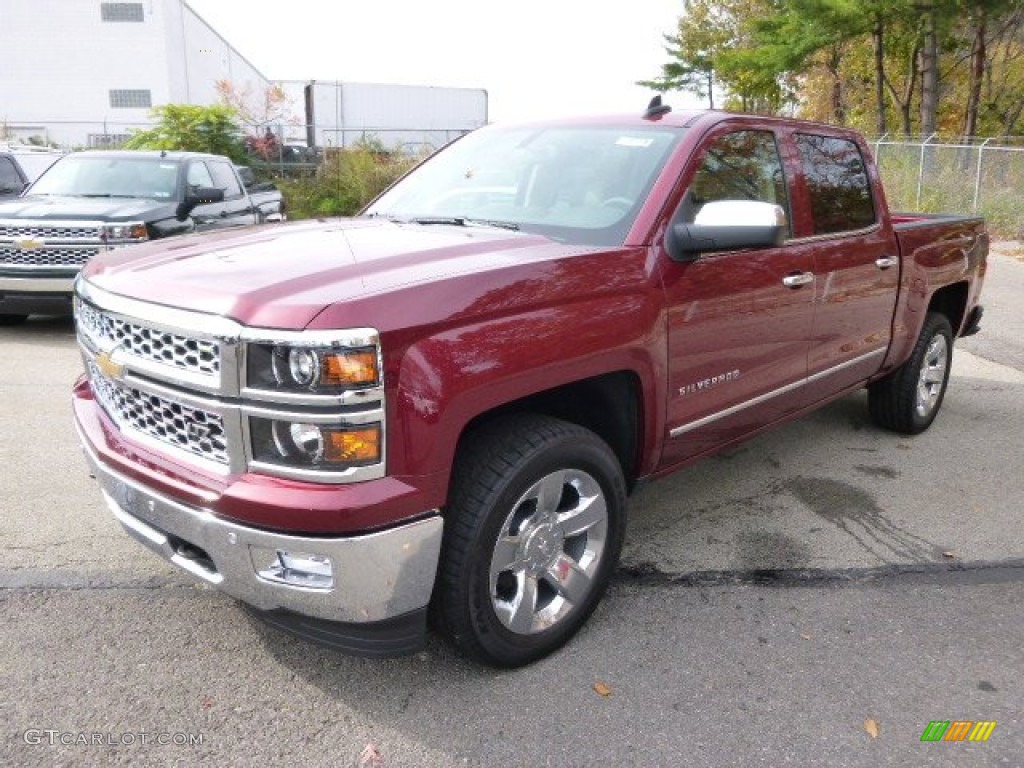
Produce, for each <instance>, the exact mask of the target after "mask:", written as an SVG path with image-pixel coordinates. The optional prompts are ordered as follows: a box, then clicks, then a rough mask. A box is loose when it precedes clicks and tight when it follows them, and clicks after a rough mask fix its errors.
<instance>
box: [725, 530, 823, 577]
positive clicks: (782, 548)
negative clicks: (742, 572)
mask: <svg viewBox="0 0 1024 768" xmlns="http://www.w3.org/2000/svg"><path fill="white" fill-rule="evenodd" d="M736 544H737V546H738V548H739V552H738V554H739V562H741V563H743V564H744V565H746V566H747V567H748V568H766V567H772V568H800V567H802V566H805V565H806V564H807V563H808V562H809V561H810V559H811V548H810V547H809V546H808V545H807V544H805V543H803V542H801V541H797V540H796V539H794V538H792V537H790V536H786V535H785V534H784V533H782V532H780V531H744V532H742V533H740V534H739V536H738V537H737V541H736Z"/></svg>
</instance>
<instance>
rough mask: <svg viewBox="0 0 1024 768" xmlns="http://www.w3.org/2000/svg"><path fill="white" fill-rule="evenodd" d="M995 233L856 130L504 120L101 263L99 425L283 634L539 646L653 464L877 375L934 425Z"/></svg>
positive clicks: (591, 592) (156, 533)
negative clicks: (295, 210)
mask: <svg viewBox="0 0 1024 768" xmlns="http://www.w3.org/2000/svg"><path fill="white" fill-rule="evenodd" d="M987 252H988V235H987V233H986V229H985V224H984V222H983V221H982V220H981V219H980V218H977V217H974V216H924V215H913V214H891V213H890V212H889V209H888V207H887V205H886V199H885V193H884V191H883V189H882V186H881V184H880V182H879V177H878V172H877V170H876V168H875V165H874V163H873V161H872V157H871V153H870V151H869V148H868V146H867V144H866V143H865V141H864V139H863V138H862V137H861V136H859V135H858V134H857V133H855V132H853V131H850V130H846V129H842V128H835V127H831V126H827V125H821V124H816V123H809V122H802V121H798V120H791V119H784V118H769V117H756V116H744V115H736V114H727V113H723V112H714V111H709V112H700V111H695V112H684V113H682V114H671V113H666V112H665V110H664V108H657V107H655V108H652V109H651V110H649V111H648V112H646V113H644V114H643V115H642V116H641V115H636V116H627V117H622V116H619V117H602V118H590V119H575V120H564V121H559V122H551V123H534V124H526V125H513V126H501V125H494V126H488V127H486V128H482V129H480V130H478V131H476V132H474V133H472V134H470V135H468V136H466V137H464V138H462V139H460V140H459V141H457V142H455V143H453V144H451V145H450V146H448V147H447V148H445V149H443V150H442V151H440V152H439V153H437V154H435V155H434V156H432V157H431V158H429V159H428V160H426V161H425V162H424V163H422V164H421V165H420V166H419V167H418V168H417V169H415V170H414V171H412V172H411V173H410V174H409V175H407V176H406V177H404V178H403V179H402V180H400V181H399V182H398V183H396V184H395V185H394V186H393V187H392V188H391V189H389V190H388V191H386V192H385V193H384V194H383V195H381V196H380V197H379V198H378V199H377V200H376V201H375V202H374V203H373V204H372V205H370V206H369V207H368V208H367V210H366V211H365V216H363V217H361V218H355V219H348V220H345V219H339V220H328V221H323V222H303V223H302V224H301V225H297V224H289V225H284V226H282V227H278V228H274V229H273V230H268V229H266V228H263V229H258V230H248V231H245V232H240V233H238V234H219V235H214V236H209V237H206V236H204V237H196V238H192V239H190V240H189V241H188V242H178V243H175V244H173V245H170V244H167V245H164V244H161V243H153V244H150V245H145V246H139V247H138V248H136V249H135V252H134V254H132V255H131V256H129V255H127V254H121V253H110V254H101V255H100V256H98V257H97V258H95V259H93V260H92V261H90V263H89V264H88V265H87V267H86V268H85V270H84V272H83V273H82V276H81V278H80V279H79V281H78V284H77V289H76V291H77V332H78V339H79V342H80V345H81V347H82V350H83V354H84V358H85V369H86V372H85V375H84V376H83V377H82V378H80V379H79V380H78V382H77V383H76V384H75V386H74V392H73V398H72V399H73V410H74V419H75V423H76V425H77V428H78V433H79V435H80V436H81V440H82V445H83V446H84V449H85V455H86V457H87V459H88V462H89V464H90V465H91V467H92V472H93V473H94V475H95V477H96V478H97V480H98V482H99V484H100V486H101V488H102V489H103V497H104V499H105V500H106V502H107V504H108V505H109V507H110V509H111V510H112V512H113V514H114V515H115V516H116V518H117V519H118V520H119V521H120V522H121V523H122V524H123V526H124V528H125V530H126V531H127V532H128V533H129V534H130V535H131V536H133V537H135V538H136V539H137V540H138V541H139V542H141V543H142V544H143V545H144V546H146V547H149V548H150V549H151V550H153V551H154V552H156V553H157V554H158V555H159V556H161V557H163V558H165V559H167V560H168V561H169V562H171V563H173V564H175V565H177V566H178V567H180V568H182V569H184V570H185V571H187V572H189V573H190V574H192V575H193V576H194V577H196V578H197V579H199V580H201V581H203V582H206V583H207V584H210V585H213V586H216V587H217V588H218V589H221V590H223V591H224V592H226V593H228V594H230V595H233V596H234V597H236V598H237V599H239V600H241V601H243V602H244V603H247V604H249V605H250V606H252V607H253V608H254V609H255V610H257V611H258V612H259V613H260V615H262V616H263V617H264V618H266V619H267V620H268V621H269V622H271V623H272V624H274V625H275V626H278V627H280V628H282V629H284V630H287V631H290V632H293V633H295V634H297V635H300V636H303V637H307V638H310V639H314V640H317V641H319V642H323V643H326V644H328V645H330V646H332V647H334V648H336V649H339V650H343V651H346V652H352V653H364V654H369V655H377V656H384V655H392V654H398V653H408V652H411V651H414V650H416V649H418V648H420V647H422V645H423V642H424V635H425V630H426V625H427V616H428V608H430V609H431V615H432V616H433V619H434V624H435V626H436V627H437V629H438V630H439V631H440V632H441V633H443V634H444V635H445V636H446V637H448V638H449V639H450V640H451V641H452V642H454V643H455V644H456V645H457V646H458V648H460V649H461V650H462V651H463V652H464V653H465V654H467V655H468V656H470V657H472V658H474V659H478V660H480V661H482V662H485V663H488V664H494V665H498V666H517V665H521V664H525V663H528V662H530V661H532V660H534V659H537V658H539V657H541V656H543V655H545V654H548V653H550V652H552V651H554V650H555V649H557V648H558V647H559V646H561V645H562V644H563V643H565V642H566V641H567V640H569V639H570V638H571V637H572V636H573V634H574V633H575V632H576V631H577V630H578V629H579V628H580V626H581V625H582V624H583V623H584V622H585V621H586V619H587V617H588V616H589V615H590V614H591V612H592V611H593V610H594V608H595V606H596V605H597V604H598V601H599V600H600V599H601V595H602V593H603V592H604V590H605V587H606V586H607V584H608V581H609V579H610V577H611V575H612V573H613V572H614V570H615V567H616V563H617V561H618V558H619V552H620V548H621V547H622V543H623V537H624V535H625V524H626V517H627V496H628V494H629V492H630V491H632V490H633V489H635V488H636V487H638V486H639V485H641V484H642V483H644V482H646V481H648V480H652V479H655V478H657V477H660V476H663V475H665V474H668V473H670V472H672V471H674V470H676V469H678V468H680V467H682V466H684V465H687V464H689V463H691V462H694V461H696V460H698V459H700V458H702V457H705V456H708V455H709V454H712V453H714V452H716V451H720V450H723V449H725V448H728V447H730V446H733V445H735V444H737V443H738V442H740V441H742V440H746V439H747V438H749V437H751V436H752V435H755V434H757V433H758V432H760V431H762V430H764V429H767V428H769V427H771V426H774V425H777V424H780V423H782V422H784V421H787V420H790V419H794V418H797V417H799V416H801V415H803V414H806V413H808V412H809V411H811V410H813V409H816V408H819V407H820V406H822V405H823V404H825V403H827V402H829V401H831V400H834V399H836V398H839V397H842V396H844V395H847V394H849V393H851V392H855V391H857V390H860V389H863V388H865V387H866V388H867V390H868V407H869V411H870V413H871V416H872V417H873V418H874V420H875V421H876V422H877V423H878V424H880V425H882V426H883V427H886V428H889V429H892V430H895V431H897V432H901V433H906V434H915V433H918V432H921V431H923V430H925V429H927V428H928V427H929V425H931V424H932V422H933V420H934V419H935V418H936V415H937V414H938V413H939V409H940V406H941V405H942V401H943V396H944V394H945V391H946V386H947V381H948V378H949V372H950V365H951V361H952V352H953V344H954V341H955V339H956V338H957V337H959V336H965V335H968V334H972V333H974V332H976V331H977V330H978V328H979V322H980V318H981V314H982V308H981V305H980V303H979V301H980V294H981V288H982V282H983V276H984V274H985V265H986V256H987ZM140 340H142V341H140ZM944 439H949V440H955V439H957V435H956V434H953V433H947V434H945V435H944ZM680 503H685V501H681V502H680Z"/></svg>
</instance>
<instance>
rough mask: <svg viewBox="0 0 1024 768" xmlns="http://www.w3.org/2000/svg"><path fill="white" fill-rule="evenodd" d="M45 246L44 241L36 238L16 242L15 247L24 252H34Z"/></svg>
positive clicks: (25, 238)
mask: <svg viewBox="0 0 1024 768" xmlns="http://www.w3.org/2000/svg"><path fill="white" fill-rule="evenodd" d="M43 245H44V243H43V241H42V240H39V239H37V238H34V237H22V238H20V239H18V240H15V241H14V247H15V248H18V249H19V250H22V251H34V250H35V249H36V248H42V247H43Z"/></svg>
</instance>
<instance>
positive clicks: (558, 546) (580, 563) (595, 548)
mask: <svg viewBox="0 0 1024 768" xmlns="http://www.w3.org/2000/svg"><path fill="white" fill-rule="evenodd" d="M607 534H608V504H607V502H606V500H605V497H604V493H603V491H602V490H601V485H600V484H599V483H598V482H597V480H595V479H594V478H593V477H592V476H590V475H589V474H587V473H586V472H584V471H582V470H578V469H565V470H559V471H557V472H552V473H551V474H549V475H545V476H544V477H543V478H541V479H540V480H539V481H537V482H536V483H534V484H533V485H532V486H530V488H529V489H528V490H527V491H526V492H525V493H524V494H523V495H522V496H520V497H519V500H518V501H516V503H515V504H514V505H513V507H512V511H511V512H509V514H508V516H507V517H506V518H505V521H504V523H503V524H502V526H501V528H500V530H499V532H498V538H497V540H496V541H495V545H494V551H493V552H492V554H491V564H490V594H491V604H492V606H493V608H494V612H495V615H496V616H497V617H498V620H499V621H500V622H501V623H502V624H503V625H504V626H505V627H506V628H507V629H509V630H511V631H512V632H515V633H517V634H521V635H529V634H534V633H536V632H542V631H544V630H546V629H548V628H550V627H552V626H554V625H555V624H557V623H558V622H560V621H562V620H563V619H564V618H565V617H566V616H568V615H569V614H570V613H572V611H573V609H574V608H575V607H576V606H578V605H580V604H581V603H583V601H584V600H586V598H587V597H588V596H589V595H590V594H591V592H592V591H593V589H594V586H595V581H594V580H595V577H596V575H597V572H598V568H599V565H600V563H601V558H602V555H603V554H604V551H605V541H606V538H607Z"/></svg>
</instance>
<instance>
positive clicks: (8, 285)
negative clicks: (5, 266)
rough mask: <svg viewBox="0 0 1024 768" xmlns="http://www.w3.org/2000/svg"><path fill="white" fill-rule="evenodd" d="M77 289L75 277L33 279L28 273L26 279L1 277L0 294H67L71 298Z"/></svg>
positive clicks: (40, 277)
mask: <svg viewBox="0 0 1024 768" xmlns="http://www.w3.org/2000/svg"><path fill="white" fill-rule="evenodd" d="M74 287H75V276H74V275H70V276H66V277H42V276H39V277H33V276H32V275H31V274H28V273H26V275H25V276H24V277H16V276H13V275H9V274H8V275H0V293H3V292H8V291H9V292H11V293H66V294H68V295H69V296H70V295H71V293H72V291H73V290H74Z"/></svg>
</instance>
